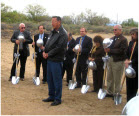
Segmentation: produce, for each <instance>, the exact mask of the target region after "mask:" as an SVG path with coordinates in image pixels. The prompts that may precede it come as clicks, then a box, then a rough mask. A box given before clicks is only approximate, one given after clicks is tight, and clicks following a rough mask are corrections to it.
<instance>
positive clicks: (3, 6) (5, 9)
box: [1, 3, 12, 13]
mask: <svg viewBox="0 0 139 116" xmlns="http://www.w3.org/2000/svg"><path fill="white" fill-rule="evenodd" d="M11 10H12V8H11V7H10V6H6V5H5V4H4V3H1V13H7V12H10V11H11Z"/></svg>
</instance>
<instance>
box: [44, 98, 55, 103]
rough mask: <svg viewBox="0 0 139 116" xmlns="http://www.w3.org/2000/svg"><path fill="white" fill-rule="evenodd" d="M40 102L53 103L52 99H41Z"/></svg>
mask: <svg viewBox="0 0 139 116" xmlns="http://www.w3.org/2000/svg"><path fill="white" fill-rule="evenodd" d="M42 101H43V102H53V101H54V99H51V98H47V99H43V100H42Z"/></svg>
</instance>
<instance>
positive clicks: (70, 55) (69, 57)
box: [65, 38, 76, 64]
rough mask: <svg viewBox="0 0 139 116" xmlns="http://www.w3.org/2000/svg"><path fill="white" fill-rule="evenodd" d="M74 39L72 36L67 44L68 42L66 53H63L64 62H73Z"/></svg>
mask: <svg viewBox="0 0 139 116" xmlns="http://www.w3.org/2000/svg"><path fill="white" fill-rule="evenodd" d="M75 44H76V43H75V40H74V39H73V38H72V40H70V42H69V44H68V48H67V50H66V53H65V57H66V60H65V62H67V63H68V64H71V63H73V61H72V60H73V58H74V55H75V52H73V48H74V47H75Z"/></svg>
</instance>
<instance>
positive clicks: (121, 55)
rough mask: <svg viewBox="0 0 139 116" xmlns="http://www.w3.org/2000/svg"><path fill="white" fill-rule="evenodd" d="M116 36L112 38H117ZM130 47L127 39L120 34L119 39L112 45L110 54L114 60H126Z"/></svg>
mask: <svg viewBox="0 0 139 116" xmlns="http://www.w3.org/2000/svg"><path fill="white" fill-rule="evenodd" d="M115 37H116V36H114V37H112V38H111V39H113V40H114V39H115ZM127 47H128V42H127V39H126V38H125V37H124V36H123V35H120V36H119V37H118V39H117V40H116V41H115V44H114V45H113V46H110V52H109V55H111V56H112V57H113V60H114V62H117V61H124V60H125V59H126V50H127Z"/></svg>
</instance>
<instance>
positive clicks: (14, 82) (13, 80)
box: [12, 45, 20, 85]
mask: <svg viewBox="0 0 139 116" xmlns="http://www.w3.org/2000/svg"><path fill="white" fill-rule="evenodd" d="M19 56H20V55H19V45H18V47H17V56H16V69H15V76H12V84H14V85H15V84H17V83H18V82H19V79H20V77H17V68H18V60H19Z"/></svg>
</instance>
